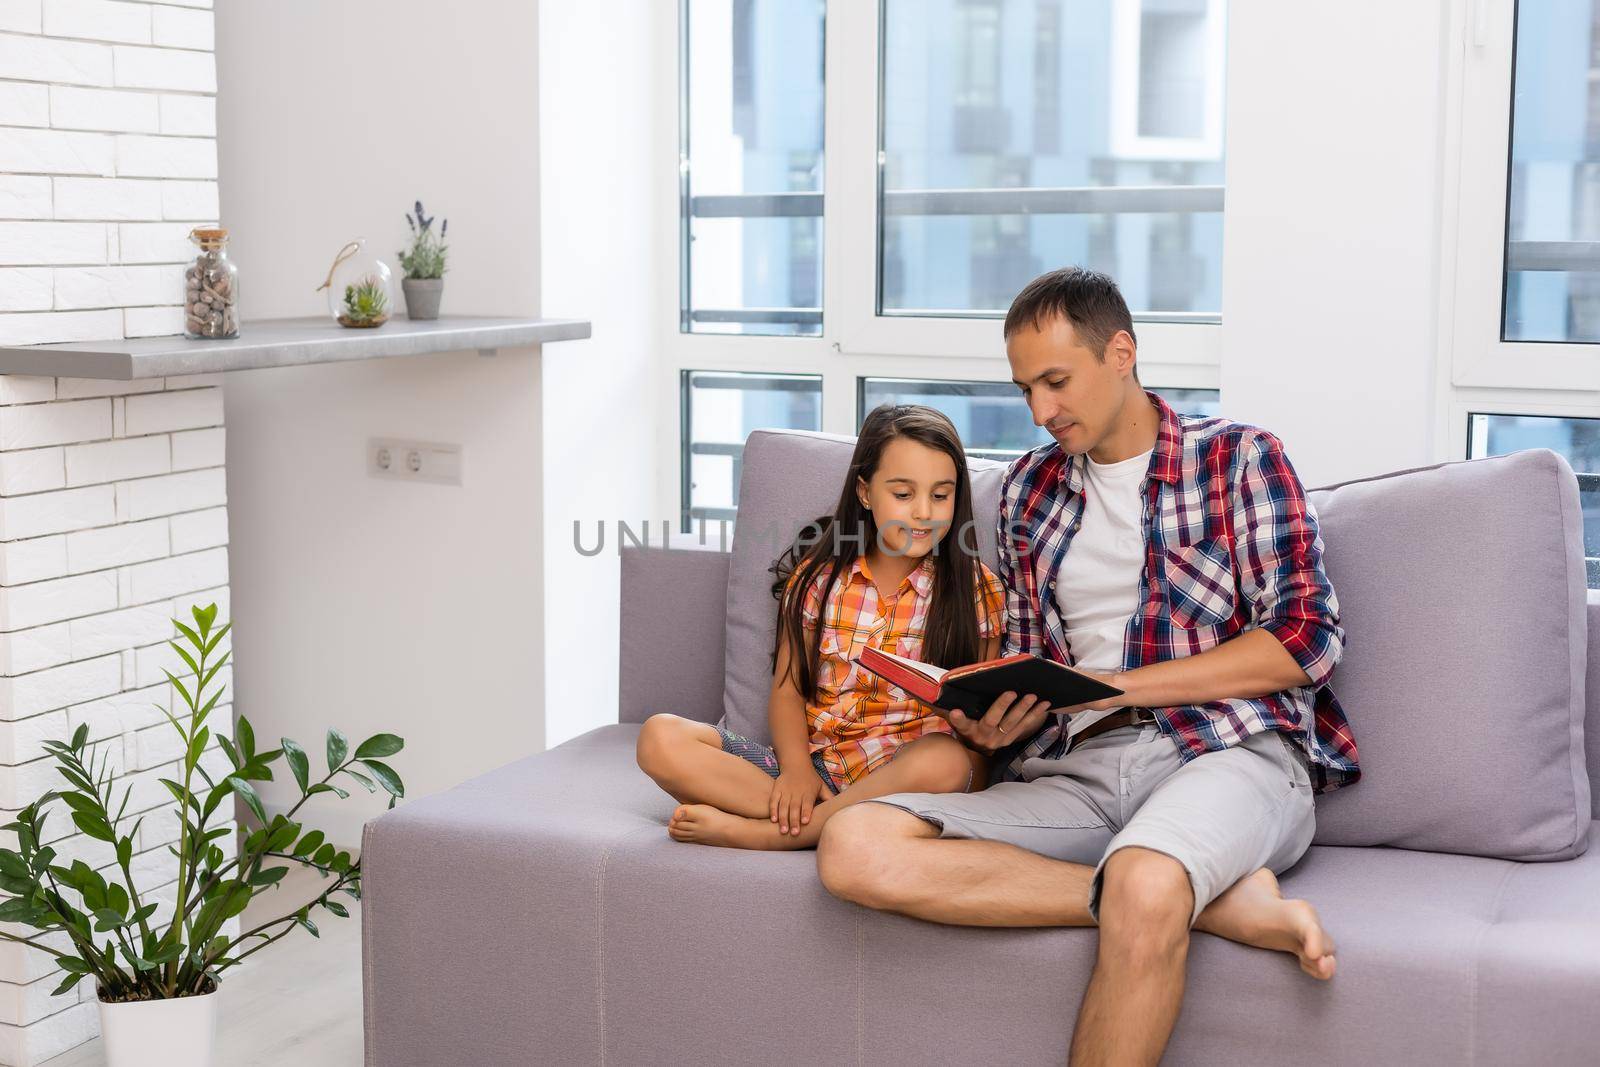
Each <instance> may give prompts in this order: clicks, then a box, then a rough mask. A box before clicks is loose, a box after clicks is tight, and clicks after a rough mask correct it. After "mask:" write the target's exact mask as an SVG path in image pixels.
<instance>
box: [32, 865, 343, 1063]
mask: <svg viewBox="0 0 1600 1067" xmlns="http://www.w3.org/2000/svg"><path fill="white" fill-rule="evenodd" d="M322 884H324V883H322V880H321V879H319V878H318V877H317V875H316V872H314V871H311V870H309V869H307V868H303V867H301V868H296V869H295V870H293V871H291V872H290V874H289V875H288V876H287V877H286V878H284V880H283V881H282V882H281V883H280V884H279V886H278V888H277V889H276V890H272V891H269V892H267V893H263V894H261V895H260V896H258V897H256V898H255V899H254V900H252V901H251V902H250V907H248V908H246V909H245V913H244V919H243V922H244V925H243V927H242V929H246V930H248V929H249V928H250V927H252V926H255V925H256V924H258V923H262V922H266V921H267V920H269V919H274V918H276V917H277V916H279V915H282V914H284V913H286V912H288V911H291V910H293V907H294V906H295V905H297V904H301V903H304V902H305V901H307V900H310V899H312V898H314V897H315V896H316V895H317V894H318V893H319V892H321V889H320V886H321V885H322ZM338 900H339V901H340V902H341V903H343V904H344V905H345V906H346V907H348V908H349V909H350V918H348V919H341V918H339V917H338V916H336V915H331V914H329V913H327V912H320V911H319V912H318V913H317V914H314V915H313V916H312V920H311V921H312V922H314V923H316V924H317V930H318V931H319V932H320V933H321V934H322V936H321V938H314V937H312V936H311V935H310V934H308V933H307V932H306V931H304V930H296V931H295V932H294V933H292V934H290V935H289V936H288V937H285V938H284V939H283V940H282V941H279V942H277V943H276V944H274V945H272V946H270V947H269V948H264V949H262V950H261V951H260V952H258V953H256V954H255V955H254V956H251V957H250V958H249V959H248V960H246V961H245V962H243V963H241V964H239V966H237V967H231V968H229V969H228V970H226V971H224V972H223V975H222V991H221V993H220V994H219V996H220V997H221V1000H220V1001H219V1002H218V1005H217V1012H218V1014H217V1054H216V1062H217V1063H218V1064H226V1065H227V1067H268V1065H271V1067H281V1065H282V1064H285V1063H293V1064H294V1065H295V1067H359V1064H360V1063H361V1044H362V1039H361V908H360V904H359V902H357V901H354V900H351V899H350V898H349V897H347V896H345V895H344V894H342V893H341V894H340V895H339V897H338ZM104 1063H105V1056H104V1054H103V1053H102V1052H101V1050H100V1039H99V1038H98V1037H97V1038H95V1039H94V1040H93V1041H90V1042H87V1043H85V1044H82V1045H79V1046H78V1047H77V1048H75V1049H71V1050H69V1051H67V1052H64V1053H62V1054H61V1055H59V1056H56V1057H55V1058H54V1059H50V1060H46V1061H45V1062H44V1064H43V1067H102V1065H103V1064H104Z"/></svg>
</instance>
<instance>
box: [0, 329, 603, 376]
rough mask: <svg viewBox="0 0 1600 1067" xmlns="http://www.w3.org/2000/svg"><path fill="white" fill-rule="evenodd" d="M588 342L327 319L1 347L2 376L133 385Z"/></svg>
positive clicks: (563, 334)
mask: <svg viewBox="0 0 1600 1067" xmlns="http://www.w3.org/2000/svg"><path fill="white" fill-rule="evenodd" d="M588 336H589V323H587V322H584V321H582V320H580V319H523V318H500V317H490V318H485V317H475V316H467V315H445V316H441V317H440V318H438V319H436V320H434V321H432V322H413V321H411V320H410V319H405V318H393V319H390V320H389V321H388V322H386V323H384V324H383V325H382V326H379V327H377V328H375V329H370V330H363V329H347V328H346V327H343V326H340V325H339V324H337V323H335V322H333V321H332V320H331V319H329V318H327V317H326V316H317V317H313V318H304V319H259V320H256V321H253V322H252V321H249V320H246V321H244V322H241V323H240V324H239V336H238V337H235V338H233V339H232V340H228V341H211V340H205V341H191V340H189V339H188V338H185V337H183V336H182V335H176V334H175V335H172V336H168V337H140V338H135V339H130V340H110V341H64V342H60V343H58V344H46V345H10V346H4V345H0V374H35V375H42V376H46V377H55V378H109V379H113V380H116V381H131V380H133V379H135V378H166V377H172V376H175V375H180V374H206V373H210V372H212V371H229V370H257V369H260V368H262V367H294V366H301V365H303V364H307V363H338V362H342V361H344V360H350V359H382V358H385V357H389V356H420V355H425V354H427V353H429V352H459V351H466V350H471V349H478V350H479V351H484V352H487V351H491V350H494V349H498V348H516V347H519V346H523V345H537V344H545V343H547V342H550V341H576V340H581V339H583V338H585V337H588Z"/></svg>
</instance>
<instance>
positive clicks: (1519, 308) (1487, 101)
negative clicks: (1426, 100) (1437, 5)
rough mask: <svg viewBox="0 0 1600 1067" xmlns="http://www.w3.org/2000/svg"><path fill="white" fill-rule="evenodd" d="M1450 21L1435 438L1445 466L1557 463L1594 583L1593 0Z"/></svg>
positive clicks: (1462, 14)
mask: <svg viewBox="0 0 1600 1067" xmlns="http://www.w3.org/2000/svg"><path fill="white" fill-rule="evenodd" d="M1468 9H1470V10H1468ZM1456 14H1457V16H1458V18H1459V19H1460V21H1459V22H1458V23H1457V27H1458V32H1459V33H1460V34H1461V37H1462V43H1463V45H1464V47H1462V48H1460V49H1459V50H1456V51H1455V53H1454V54H1455V56H1456V62H1457V63H1458V64H1459V68H1460V75H1461V76H1460V79H1459V84H1460V94H1461V95H1460V102H1459V110H1456V111H1455V112H1454V114H1453V117H1452V119H1451V122H1452V127H1453V130H1454V131H1456V132H1457V133H1458V138H1457V140H1458V143H1459V156H1458V157H1457V158H1456V159H1454V160H1452V161H1451V162H1452V164H1453V167H1452V172H1447V174H1446V176H1445V182H1444V189H1445V190H1446V194H1447V201H1446V204H1445V215H1444V220H1445V242H1446V243H1445V248H1446V250H1447V251H1453V253H1454V255H1453V268H1454V269H1453V278H1452V276H1451V272H1449V271H1447V272H1446V275H1445V277H1446V278H1447V280H1451V281H1453V287H1452V289H1451V290H1449V291H1447V294H1446V295H1447V297H1448V299H1447V300H1446V301H1445V303H1444V304H1443V305H1442V306H1443V309H1444V311H1443V315H1444V318H1443V319H1442V322H1441V326H1442V327H1443V328H1442V330H1441V348H1442V353H1443V355H1444V357H1445V360H1446V362H1445V366H1446V368H1447V369H1448V371H1449V375H1450V381H1449V384H1448V390H1449V393H1448V398H1447V400H1446V402H1445V403H1444V404H1442V405H1441V409H1440V417H1441V420H1442V423H1441V431H1442V432H1441V442H1442V443H1443V444H1444V445H1445V446H1446V447H1448V449H1449V452H1448V453H1447V454H1448V456H1449V457H1450V458H1461V457H1470V458H1478V457H1482V456H1494V455H1503V454H1505V453H1508V452H1515V451H1517V450H1519V449H1525V448H1549V449H1552V450H1553V451H1556V452H1558V453H1560V454H1561V455H1563V456H1565V457H1566V459H1567V461H1568V462H1569V463H1570V464H1571V465H1572V468H1573V470H1574V471H1576V472H1577V475H1578V488H1579V492H1580V495H1581V499H1582V506H1583V514H1584V543H1585V555H1586V556H1587V557H1588V580H1589V585H1590V587H1591V588H1596V587H1600V412H1597V408H1596V406H1595V403H1594V393H1595V391H1596V390H1600V351H1597V350H1596V348H1595V347H1594V345H1595V344H1596V343H1600V0H1560V2H1559V3H1558V2H1550V0H1542V2H1535V0H1524V2H1522V3H1517V2H1516V0H1476V2H1475V3H1473V4H1471V5H1465V6H1464V7H1463V8H1462V9H1459V10H1457V12H1456ZM1446 140H1447V142H1448V141H1449V140H1450V138H1449V137H1447V139H1446ZM1455 189H1459V192H1456V193H1455V197H1454V201H1453V202H1452V201H1451V200H1450V199H1449V194H1450V193H1451V192H1452V191H1453V190H1455ZM1447 265H1450V261H1448V260H1447Z"/></svg>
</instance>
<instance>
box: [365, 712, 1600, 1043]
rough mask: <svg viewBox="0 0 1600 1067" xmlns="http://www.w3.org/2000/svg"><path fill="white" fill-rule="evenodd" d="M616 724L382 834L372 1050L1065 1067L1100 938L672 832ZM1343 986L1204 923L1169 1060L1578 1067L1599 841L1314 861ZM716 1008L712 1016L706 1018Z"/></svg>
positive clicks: (658, 796)
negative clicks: (910, 909)
mask: <svg viewBox="0 0 1600 1067" xmlns="http://www.w3.org/2000/svg"><path fill="white" fill-rule="evenodd" d="M637 735H638V727H637V726H632V725H626V726H624V725H616V726H607V727H603V728H601V729H599V730H595V731H593V732H591V733H589V734H585V735H584V736H582V737H579V738H575V739H574V740H572V741H569V742H567V743H566V744H564V745H561V746H559V747H557V748H554V749H552V750H550V751H548V752H545V753H541V754H539V755H537V756H533V757H530V758H527V759H524V760H521V761H518V762H517V763H514V764H511V765H509V766H507V767H504V768H502V769H500V770H498V771H495V772H493V773H491V774H488V775H485V776H483V777H481V778H478V779H475V780H474V781H471V782H468V783H466V784H464V785H462V786H459V787H457V788H456V789H453V790H450V791H448V792H446V793H443V794H438V795H435V796H431V797H425V798H422V799H419V800H416V801H413V802H411V803H408V804H406V805H403V806H401V807H399V808H396V809H395V810H394V811H392V812H389V813H387V814H385V815H383V816H382V817H380V818H379V819H377V820H374V821H373V822H372V823H369V824H368V828H367V835H366V840H365V842H364V852H363V865H364V873H365V878H364V880H365V883H366V900H365V902H364V907H363V937H364V953H363V955H364V960H365V964H364V966H365V975H366V1003H367V1035H366V1036H367V1050H368V1056H369V1060H368V1062H369V1063H370V1062H375V1063H381V1064H384V1065H385V1067H389V1065H406V1064H433V1063H445V1062H462V1061H463V1060H468V1061H472V1062H495V1063H542V1062H563V1063H600V1062H609V1063H636V1062H691V1061H692V1062H696V1063H704V1064H747V1063H752V1062H769V1063H790V1062H809V1061H813V1060H818V1059H823V1058H826V1059H829V1060H842V1061H846V1062H862V1063H890V1064H893V1063H935V1062H956V1061H958V1060H978V1061H981V1062H1014V1063H1056V1062H1060V1060H1061V1057H1062V1055H1063V1053H1064V1050H1065V1049H1066V1048H1067V1045H1068V1042H1069V1041H1070V1038H1071V1028H1072V1025H1073V1020H1074V1018H1075V1016H1076V1012H1077V1006H1078V1004H1079V1001H1080V998H1081V996H1082V992H1083V989H1084V987H1085V985H1086V984H1087V982H1088V979H1089V974H1090V971H1091V969H1092V967H1093V964H1094V957H1095V949H1096V932H1095V931H1094V930H1092V929H987V928H960V927H951V926H941V925H938V924H933V923H926V922H922V921H919V920H915V919H909V918H905V917H903V916H897V915H890V914H885V913H880V912H875V911H871V910H869V909H865V908H860V907H857V906H855V905H852V904H847V903H844V902H842V901H839V900H837V899H835V898H834V897H832V896H831V895H829V894H828V892H827V891H826V890H825V889H824V888H823V887H822V885H821V883H820V882H819V881H818V879H817V874H816V862H815V854H814V853H812V852H796V853H754V852H742V851H736V850H731V849H717V848H707V847H703V846H696V845H685V844H680V843H678V842H675V841H673V840H671V839H670V838H669V837H668V836H667V834H666V828H665V824H666V820H667V818H668V816H669V815H670V814H671V811H672V808H673V806H674V801H673V800H672V799H671V798H670V797H668V796H667V795H666V794H665V793H663V792H661V791H660V790H659V789H658V788H657V787H656V786H655V784H654V783H653V782H651V781H650V780H649V779H648V778H647V777H645V775H644V774H643V773H642V772H640V771H639V770H638V768H637V767H636V765H635V763H634V744H635V740H636V738H637ZM1282 884H1283V887H1284V891H1285V893H1286V894H1288V895H1291V896H1303V897H1306V898H1307V899H1309V900H1311V901H1312V902H1313V903H1314V904H1315V905H1316V907H1317V908H1318V909H1319V911H1320V912H1321V914H1322V916H1323V919H1324V921H1325V923H1326V924H1327V926H1328V929H1329V930H1330V932H1331V933H1332V934H1333V936H1334V938H1335V940H1336V942H1337V944H1338V949H1339V973H1338V975H1337V976H1336V977H1335V978H1334V979H1333V980H1332V981H1331V982H1328V983H1320V982H1317V981H1315V980H1313V979H1310V978H1308V977H1306V976H1305V975H1303V974H1302V973H1301V972H1300V970H1299V968H1298V966H1297V965H1296V963H1295V961H1294V960H1293V959H1292V958H1291V957H1288V956H1286V955H1281V954H1276V953H1269V952H1264V951H1260V950H1255V949H1249V948H1246V947H1244V946H1241V945H1236V944H1233V943H1231V942H1228V941H1224V940H1221V939H1218V938H1215V937H1212V936H1210V935H1206V934H1196V935H1194V938H1193V940H1192V942H1191V947H1190V954H1189V985H1188V990H1187V993H1186V995H1185V999H1184V1007H1183V1012H1182V1015H1181V1017H1180V1019H1179V1023H1178V1026H1177V1030H1176V1031H1175V1033H1174V1036H1173V1043H1172V1046H1171V1047H1172V1051H1171V1053H1170V1059H1171V1060H1172V1062H1175V1063H1184V1064H1191V1063H1192V1064H1211V1063H1216V1064H1227V1065H1229V1067H1233V1065H1235V1064H1237V1063H1239V1062H1267V1063H1272V1062H1288V1061H1289V1060H1290V1059H1291V1058H1303V1057H1305V1056H1308V1055H1311V1054H1313V1052H1314V1054H1315V1057H1316V1058H1317V1059H1318V1060H1319V1061H1321V1062H1329V1063H1370V1062H1384V1063H1392V1062H1408V1063H1416V1064H1434V1063H1438V1064H1445V1063H1462V1062H1481V1063H1502V1062H1567V1061H1571V1062H1577V1061H1579V1060H1580V1059H1581V1056H1580V1050H1582V1054H1584V1055H1587V1054H1589V1053H1591V1052H1592V1049H1593V1048H1595V1047H1596V1046H1600V1017H1596V1016H1595V1015H1594V1014H1593V1012H1592V1011H1590V1010H1588V1009H1589V1008H1590V1007H1592V1005H1593V1004H1594V1003H1596V1002H1597V1001H1600V851H1591V852H1590V853H1588V854H1587V855H1585V856H1583V857H1581V858H1579V859H1576V860H1571V861H1566V862H1558V863H1544V864H1526V863H1514V862H1509V861H1505V860H1498V859H1489V858H1481V857H1471V856H1453V855H1444V854H1436V853H1425V852H1412V851H1406V850H1401V849H1389V848H1339V847H1322V846H1316V847H1313V848H1312V849H1311V850H1310V852H1308V853H1307V855H1306V856H1305V857H1304V858H1303V859H1302V860H1301V862H1300V863H1299V864H1298V865H1297V866H1296V867H1295V868H1294V869H1292V870H1291V871H1289V872H1287V873H1285V874H1284V876H1283V877H1282ZM712 1020H716V1024H715V1025H711V1024H710V1022H711V1021H712Z"/></svg>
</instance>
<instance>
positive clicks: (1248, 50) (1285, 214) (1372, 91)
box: [1222, 0, 1459, 485]
mask: <svg viewBox="0 0 1600 1067" xmlns="http://www.w3.org/2000/svg"><path fill="white" fill-rule="evenodd" d="M1458 7H1459V5H1456V4H1453V3H1450V2H1449V0H1441V2H1435V3H1414V4H1394V3H1385V2H1383V0H1351V2H1349V3H1345V4H1338V5H1331V6H1324V7H1320V8H1318V9H1317V13H1316V15H1315V16H1314V17H1311V16H1310V15H1309V9H1308V8H1306V7H1305V6H1303V5H1299V4H1284V3H1281V2H1273V0H1234V2H1233V3H1231V4H1230V5H1229V11H1228V23H1229V31H1228V129H1227V156H1228V159H1227V168H1228V171H1227V185H1228V203H1227V213H1226V217H1225V221H1224V243H1223V299H1222V316H1223V327H1222V329H1223V346H1224V351H1223V358H1222V396H1223V407H1224V411H1225V413H1226V414H1228V415H1229V416H1231V417H1233V418H1236V419H1240V420H1242V421H1245V422H1252V423H1257V424H1259V425H1262V426H1265V427H1267V428H1268V429H1271V430H1272V431H1274V432H1275V433H1277V434H1278V435H1279V436H1281V437H1282V438H1283V439H1284V441H1285V442H1286V444H1287V446H1288V450H1289V456H1290V458H1291V459H1292V461H1293V462H1294V464H1295V466H1296V468H1297V469H1298V470H1299V472H1300V475H1301V478H1302V480H1304V481H1305V482H1306V484H1308V485H1320V484H1326V483H1329V482H1333V481H1337V480H1341V479H1346V478H1353V477H1360V476H1364V475H1368V474H1374V473H1380V472H1383V471H1389V470H1395V469H1398V468H1403V467H1408V466H1415V465H1418V464H1423V463H1429V462H1433V461H1434V460H1435V458H1436V455H1435V452H1436V448H1435V443H1434V441H1433V437H1434V425H1435V419H1434V412H1435V407H1436V405H1437V404H1438V403H1439V402H1440V398H1439V390H1438V388H1437V385H1436V382H1435V373H1434V366H1435V360H1436V345H1437V334H1438V330H1437V325H1438V306H1439V305H1438V297H1437V286H1438V280H1439V247H1440V241H1439V225H1440V217H1439V214H1440V213H1439V205H1440V201H1441V199H1442V195H1441V182H1442V181H1443V167H1442V165H1441V158H1440V157H1441V137H1442V130H1443V125H1444V107H1445V105H1446V99H1445V95H1444V89H1443V86H1442V84H1441V82H1442V80H1443V77H1444V62H1443V60H1444V39H1445V21H1444V20H1445V18H1446V13H1447V11H1450V10H1451V9H1455V8H1458ZM1451 17H1454V16H1451ZM1437 458H1443V457H1437ZM1458 458H1459V457H1458Z"/></svg>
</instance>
